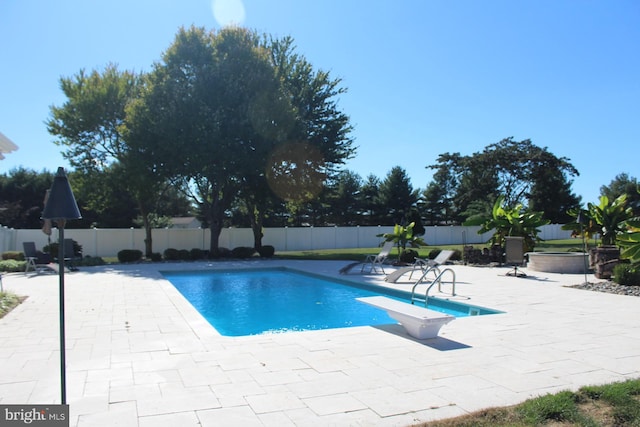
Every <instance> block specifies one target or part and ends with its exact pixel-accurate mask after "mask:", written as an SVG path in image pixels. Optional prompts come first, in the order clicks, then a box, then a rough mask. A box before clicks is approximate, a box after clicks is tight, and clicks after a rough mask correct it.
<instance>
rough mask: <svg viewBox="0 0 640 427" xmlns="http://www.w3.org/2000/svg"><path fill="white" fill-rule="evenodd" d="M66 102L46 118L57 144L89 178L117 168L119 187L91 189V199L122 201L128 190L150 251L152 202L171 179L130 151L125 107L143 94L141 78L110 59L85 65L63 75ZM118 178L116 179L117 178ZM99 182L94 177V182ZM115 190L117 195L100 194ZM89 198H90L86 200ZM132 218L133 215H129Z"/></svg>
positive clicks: (55, 107)
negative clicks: (92, 66)
mask: <svg viewBox="0 0 640 427" xmlns="http://www.w3.org/2000/svg"><path fill="white" fill-rule="evenodd" d="M60 84H61V88H62V91H63V92H64V94H65V96H66V97H67V101H66V102H65V103H64V104H63V105H62V106H52V107H51V117H50V118H49V120H47V129H48V131H49V133H51V134H52V135H54V136H56V137H57V139H56V140H55V141H54V142H55V143H56V144H58V145H60V146H62V147H64V151H63V156H64V157H65V158H66V159H68V160H69V162H70V164H71V165H72V166H73V167H75V168H76V169H77V170H78V171H79V172H81V173H84V174H85V177H86V178H89V179H90V178H91V177H92V176H94V175H95V174H96V173H97V172H98V173H99V172H108V170H109V168H111V167H113V166H116V167H119V169H118V177H117V179H118V183H119V184H120V185H119V186H118V187H117V189H118V191H111V192H109V191H102V192H98V193H95V194H94V193H91V192H87V194H86V197H92V194H93V195H94V196H95V197H96V198H97V200H94V201H93V204H94V205H96V206H97V204H98V203H100V204H102V205H104V204H106V203H114V204H115V203H118V202H119V200H118V199H120V200H121V199H124V198H126V196H125V195H124V193H128V195H129V196H130V197H131V198H132V199H134V200H135V201H136V204H137V208H138V210H139V213H140V216H141V217H142V218H143V222H144V224H145V227H144V228H145V232H146V234H145V236H146V237H145V252H146V254H147V255H150V254H151V252H152V238H151V223H150V222H149V221H148V217H149V215H151V214H152V212H151V210H152V206H154V205H156V204H157V199H158V197H160V193H161V192H162V190H163V188H164V187H165V186H166V184H167V182H166V181H165V180H163V179H160V178H159V177H157V176H155V174H154V171H153V169H151V168H149V167H148V165H147V163H146V160H147V159H146V157H144V156H142V155H139V153H138V152H136V151H132V149H131V144H130V139H129V138H128V135H129V134H128V130H127V128H126V119H127V108H128V106H129V105H130V104H131V103H132V102H134V101H136V100H137V99H138V98H139V96H140V91H141V90H142V88H143V77H142V76H141V75H138V74H136V73H134V72H130V71H120V70H119V69H118V67H117V66H116V65H113V64H110V65H108V66H107V67H105V69H104V70H102V71H101V72H100V71H96V70H94V71H92V72H90V73H87V72H86V71H85V70H81V71H80V72H79V73H78V74H76V75H75V76H73V77H70V78H66V77H63V78H61V79H60ZM114 179H115V178H114ZM94 184H95V182H94ZM108 194H111V196H112V197H114V199H113V200H108V201H107V200H104V199H100V197H103V196H105V195H108ZM88 203H91V202H90V201H89V200H88ZM129 220H132V218H130V219H129Z"/></svg>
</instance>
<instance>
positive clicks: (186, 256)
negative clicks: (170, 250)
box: [178, 249, 191, 261]
mask: <svg viewBox="0 0 640 427" xmlns="http://www.w3.org/2000/svg"><path fill="white" fill-rule="evenodd" d="M178 259H179V260H180V261H191V252H190V251H188V250H187V249H180V250H179V251H178Z"/></svg>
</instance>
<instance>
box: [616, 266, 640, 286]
mask: <svg viewBox="0 0 640 427" xmlns="http://www.w3.org/2000/svg"><path fill="white" fill-rule="evenodd" d="M613 281H614V282H616V283H618V284H619V285H629V286H640V268H638V266H635V265H633V264H627V263H620V264H618V265H616V266H615V267H613Z"/></svg>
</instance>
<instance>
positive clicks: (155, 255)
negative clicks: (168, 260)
mask: <svg viewBox="0 0 640 427" xmlns="http://www.w3.org/2000/svg"><path fill="white" fill-rule="evenodd" d="M151 261H153V262H160V261H162V254H161V253H160V252H153V253H152V254H151Z"/></svg>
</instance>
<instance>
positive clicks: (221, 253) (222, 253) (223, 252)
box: [209, 247, 231, 259]
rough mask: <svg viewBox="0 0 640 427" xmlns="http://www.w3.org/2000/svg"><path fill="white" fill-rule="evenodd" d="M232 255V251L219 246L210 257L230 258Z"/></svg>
mask: <svg viewBox="0 0 640 427" xmlns="http://www.w3.org/2000/svg"><path fill="white" fill-rule="evenodd" d="M230 257H231V251H230V250H229V249H227V248H224V247H219V248H218V249H216V250H213V251H211V252H210V253H209V258H210V259H217V258H230Z"/></svg>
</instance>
